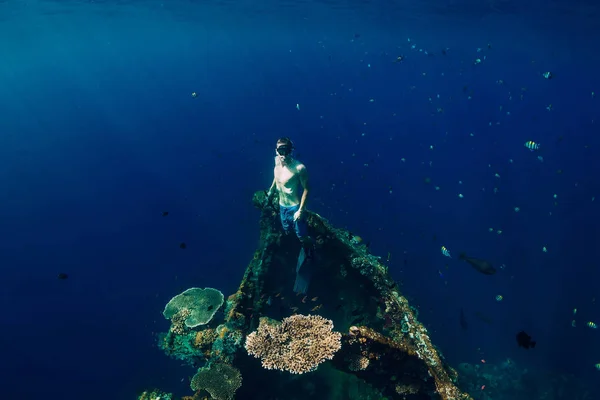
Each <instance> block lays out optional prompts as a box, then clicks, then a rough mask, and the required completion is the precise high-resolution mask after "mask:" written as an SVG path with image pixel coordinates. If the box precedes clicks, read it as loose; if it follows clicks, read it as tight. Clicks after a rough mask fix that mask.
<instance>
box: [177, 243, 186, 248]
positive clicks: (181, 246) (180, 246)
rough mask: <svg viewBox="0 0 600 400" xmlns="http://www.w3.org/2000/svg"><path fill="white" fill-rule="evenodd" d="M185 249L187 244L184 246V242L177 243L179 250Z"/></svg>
mask: <svg viewBox="0 0 600 400" xmlns="http://www.w3.org/2000/svg"><path fill="white" fill-rule="evenodd" d="M186 247H187V244H185V242H181V243H179V248H180V249H185V248H186Z"/></svg>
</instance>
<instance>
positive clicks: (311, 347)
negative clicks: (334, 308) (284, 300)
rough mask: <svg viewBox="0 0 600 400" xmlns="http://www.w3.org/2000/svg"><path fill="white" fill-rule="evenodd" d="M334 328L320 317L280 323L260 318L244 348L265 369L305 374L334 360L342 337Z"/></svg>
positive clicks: (295, 317) (286, 320)
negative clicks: (325, 362)
mask: <svg viewBox="0 0 600 400" xmlns="http://www.w3.org/2000/svg"><path fill="white" fill-rule="evenodd" d="M332 329H333V323H332V322H331V321H330V320H328V319H325V318H323V317H321V316H318V315H300V314H297V315H292V316H291V317H288V318H285V319H284V320H283V321H282V322H281V323H276V322H275V323H274V322H269V320H267V319H266V318H261V320H260V323H259V326H258V329H257V330H256V331H254V332H252V333H251V334H249V335H248V337H247V338H246V346H245V347H246V350H247V351H248V354H250V355H253V356H254V357H256V358H260V359H261V361H262V366H263V367H264V368H266V369H277V370H280V371H288V372H291V373H293V374H303V373H306V372H311V371H314V370H316V369H317V366H318V365H319V364H321V363H322V362H324V361H325V360H331V359H332V358H333V356H334V355H335V353H336V352H337V351H338V350H339V349H340V347H341V341H340V339H341V335H340V334H339V333H338V332H333V331H332Z"/></svg>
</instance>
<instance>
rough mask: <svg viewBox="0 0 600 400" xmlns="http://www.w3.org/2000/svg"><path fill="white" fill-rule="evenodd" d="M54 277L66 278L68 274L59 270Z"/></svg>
mask: <svg viewBox="0 0 600 400" xmlns="http://www.w3.org/2000/svg"><path fill="white" fill-rule="evenodd" d="M56 277H57V278H58V279H67V278H68V277H69V275H67V274H65V273H64V272H59V274H58V275H57V276H56Z"/></svg>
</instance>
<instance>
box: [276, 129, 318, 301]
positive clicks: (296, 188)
mask: <svg viewBox="0 0 600 400" xmlns="http://www.w3.org/2000/svg"><path fill="white" fill-rule="evenodd" d="M293 150H294V143H293V142H292V141H291V140H290V138H287V137H282V138H279V139H278V140H277V146H276V147H275V151H276V156H275V169H274V171H273V175H274V177H273V183H272V184H271V187H270V188H269V191H268V192H267V201H268V202H270V200H271V196H273V194H274V193H275V191H277V193H278V194H279V216H280V218H281V225H282V227H283V231H284V232H285V233H286V234H289V233H290V232H291V231H292V230H293V231H294V232H295V233H296V236H297V237H298V239H299V240H300V242H301V244H302V249H301V251H300V256H299V257H298V265H297V266H296V283H295V285H294V291H295V292H298V293H306V291H307V290H308V284H309V280H310V268H309V265H308V264H310V261H311V259H312V255H313V254H312V253H313V251H312V244H311V240H310V237H309V236H308V235H307V229H306V228H307V227H306V222H305V221H304V219H303V213H304V210H305V206H306V199H307V198H308V194H309V192H310V189H309V185H308V175H307V173H306V167H305V166H304V164H302V163H301V162H300V161H298V160H296V159H295V158H294V157H293V156H292V151H293ZM300 189H302V196H300ZM305 264H306V265H305Z"/></svg>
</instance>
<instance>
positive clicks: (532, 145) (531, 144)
mask: <svg viewBox="0 0 600 400" xmlns="http://www.w3.org/2000/svg"><path fill="white" fill-rule="evenodd" d="M525 147H527V148H528V149H529V150H531V151H535V150H539V149H540V144H539V143H536V142H534V141H533V140H530V141H528V142H525Z"/></svg>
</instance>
